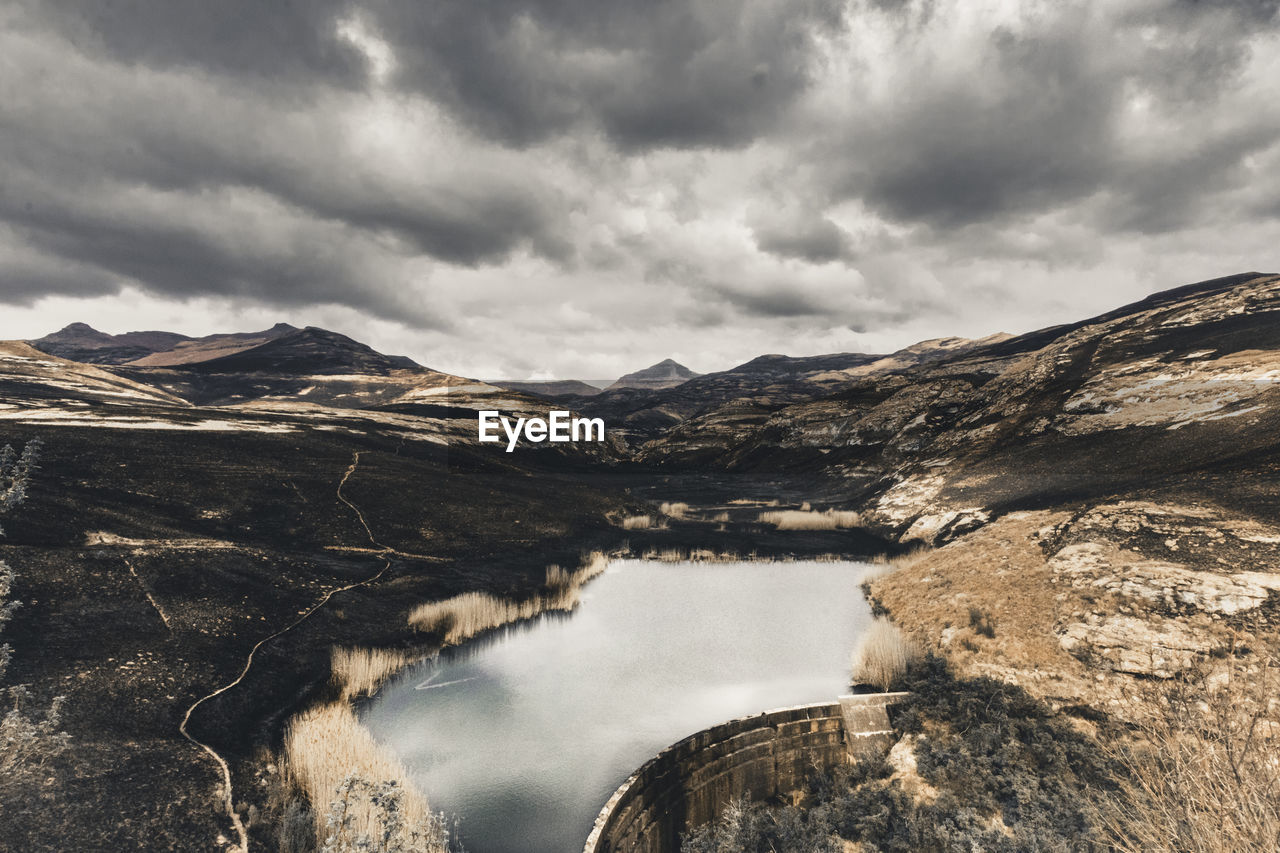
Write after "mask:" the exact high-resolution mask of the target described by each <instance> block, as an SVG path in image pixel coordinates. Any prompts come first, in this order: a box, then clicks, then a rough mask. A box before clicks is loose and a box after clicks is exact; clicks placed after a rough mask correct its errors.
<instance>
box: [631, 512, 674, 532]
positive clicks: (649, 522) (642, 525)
mask: <svg viewBox="0 0 1280 853" xmlns="http://www.w3.org/2000/svg"><path fill="white" fill-rule="evenodd" d="M666 526H667V520H666V519H665V518H663V519H658V520H656V521H655V520H654V518H653V516H651V515H628V516H626V517H625V518H623V519H622V529H623V530H663V529H665V528H666Z"/></svg>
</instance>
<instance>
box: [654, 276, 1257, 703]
mask: <svg viewBox="0 0 1280 853" xmlns="http://www.w3.org/2000/svg"><path fill="white" fill-rule="evenodd" d="M640 457H641V458H642V459H643V460H645V461H646V462H648V463H650V464H653V465H656V466H659V467H660V468H667V469H669V470H673V471H675V470H681V469H692V470H699V471H706V470H707V469H708V468H718V469H720V470H722V471H725V472H726V473H728V472H735V473H736V474H737V475H738V476H744V475H746V473H748V472H753V473H754V476H757V477H758V476H761V475H765V474H769V473H772V475H773V476H778V475H779V474H781V473H782V472H788V473H790V474H796V475H798V476H800V477H803V478H808V479H809V480H810V481H811V483H812V485H811V487H810V489H811V492H812V493H813V494H814V495H825V496H826V497H827V499H828V500H831V501H839V502H840V504H841V505H842V506H846V507H850V508H856V509H858V510H860V511H861V512H862V518H863V522H864V525H866V527H867V528H869V529H871V530H873V531H877V532H879V533H881V534H883V535H886V536H890V537H894V538H897V539H898V540H899V541H902V542H904V543H910V542H920V543H925V544H929V545H934V546H937V550H933V551H931V552H929V553H928V554H927V555H925V556H924V557H923V558H921V559H919V560H917V561H916V562H915V563H914V564H912V565H910V566H909V567H908V568H905V569H902V570H900V571H898V572H896V573H893V574H891V575H888V576H886V577H884V578H882V579H880V580H878V581H876V582H874V583H873V584H872V592H873V594H874V596H875V598H876V599H877V600H878V601H879V603H880V604H881V605H882V606H884V607H886V608H887V610H888V611H889V613H890V614H891V615H892V616H893V618H894V620H895V621H897V622H898V623H899V624H901V625H903V626H904V627H906V628H908V629H909V630H910V631H911V632H912V633H913V634H915V635H916V637H917V639H918V640H919V641H921V642H922V643H923V644H924V645H925V646H926V647H929V648H937V649H942V650H945V651H946V652H947V653H948V654H949V655H950V656H951V657H952V658H953V659H955V660H958V661H960V662H961V663H963V664H964V665H965V666H966V667H968V669H969V671H970V672H971V673H976V674H987V675H994V676H996V677H999V678H1002V679H1007V680H1014V681H1017V682H1019V683H1022V684H1023V685H1024V686H1027V687H1028V688H1029V689H1032V690H1033V692H1038V693H1039V694H1041V695H1043V696H1045V697H1046V698H1049V699H1052V700H1053V701H1054V702H1056V703H1059V704H1062V705H1072V704H1079V703H1084V704H1086V705H1089V706H1091V707H1094V708H1103V709H1109V710H1118V708H1117V707H1116V703H1118V702H1120V701H1121V698H1122V697H1123V696H1124V695H1125V694H1126V691H1129V690H1131V689H1132V688H1133V685H1134V684H1135V682H1134V681H1133V679H1134V678H1138V679H1150V678H1155V679H1169V678H1172V677H1174V676H1183V675H1188V674H1190V673H1192V672H1195V673H1198V674H1200V675H1203V673H1205V672H1209V673H1210V676H1206V677H1215V678H1226V677H1228V675H1229V674H1230V671H1231V667H1230V666H1228V665H1227V664H1225V663H1223V661H1224V660H1225V659H1227V658H1228V657H1232V658H1233V659H1235V660H1236V661H1237V664H1238V665H1239V666H1242V667H1244V669H1243V670H1242V671H1244V672H1247V671H1248V667H1249V666H1250V665H1251V664H1250V663H1249V660H1265V655H1261V656H1259V655H1260V653H1261V652H1262V651H1264V650H1266V649H1268V648H1271V647H1273V646H1274V645H1275V644H1276V641H1277V637H1280V277H1278V276H1274V275H1261V274H1257V273H1248V274H1243V275H1238V276H1232V277H1229V278H1224V279H1218V280H1214V281H1208V282H1202V283H1199V284H1195V285H1190V286H1187V287H1182V288H1178V289H1176V290H1170V291H1166V292H1164V293H1159V294H1156V295H1154V296H1152V297H1150V298H1148V299H1145V300H1143V301H1141V302H1138V303H1135V304H1133V305H1129V306H1125V307H1123V308H1120V309H1117V310H1115V311H1112V312H1109V313H1107V314H1105V315H1102V316H1100V317H1096V318H1092V319H1090V320H1086V321H1082V322H1079V323H1075V324H1072V325H1069V326H1063V327H1058V328H1052V329H1046V330H1043V331H1040V332H1036V333H1032V334H1029V335H1022V336H1020V337H1017V338H1010V339H1008V340H1003V341H997V342H993V343H990V344H987V345H984V346H980V347H976V348H973V349H969V350H966V351H962V352H959V353H956V354H954V355H951V356H949V357H945V358H939V359H935V360H933V361H931V362H928V363H925V364H920V365H916V366H912V367H907V368H905V369H901V370H891V371H887V372H885V373H882V374H879V375H875V376H872V377H869V378H867V379H864V380H862V381H859V382H857V383H855V384H853V385H851V386H850V387H848V388H846V389H845V390H842V391H840V392H838V393H836V394H833V395H830V396H827V397H824V398H822V399H818V400H812V401H807V402H801V403H798V404H795V405H791V406H787V407H783V408H780V409H777V410H776V411H774V412H772V413H770V414H769V415H768V416H767V417H763V418H761V417H758V416H757V417H755V418H743V417H740V416H738V415H737V414H736V413H735V412H734V411H732V410H731V408H730V407H728V406H726V407H722V408H720V409H717V410H713V411H711V412H708V413H706V414H703V415H701V416H698V417H695V418H693V419H690V420H689V421H687V422H685V423H683V424H681V425H679V426H678V427H676V428H675V429H673V430H671V431H670V432H669V433H668V434H667V435H665V436H663V437H661V438H659V439H656V440H654V441H651V442H650V443H648V444H647V445H646V446H645V447H644V448H643V450H642V451H641V453H640ZM1240 649H1253V653H1254V655H1255V657H1254V658H1249V657H1248V653H1245V657H1244V658H1243V660H1244V663H1239V661H1240V660H1241V659H1240V658H1238V656H1236V655H1235V652H1238V651H1239V650H1240ZM1219 670H1220V671H1219ZM1214 672H1217V675H1212V673H1214ZM1200 675H1197V677H1198V678H1199V677H1200Z"/></svg>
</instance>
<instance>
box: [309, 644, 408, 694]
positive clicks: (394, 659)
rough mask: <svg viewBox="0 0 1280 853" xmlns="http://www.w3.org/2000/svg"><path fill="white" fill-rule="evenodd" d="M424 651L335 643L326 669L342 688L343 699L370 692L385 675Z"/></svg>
mask: <svg viewBox="0 0 1280 853" xmlns="http://www.w3.org/2000/svg"><path fill="white" fill-rule="evenodd" d="M422 658H423V655H421V654H411V653H409V652H405V651H401V650H399V649H358V648H347V647H345V646H335V647H334V649H333V651H332V653H331V655H330V663H329V669H330V672H332V674H333V681H334V683H336V684H337V685H339V686H340V687H341V688H342V698H343V699H354V698H356V697H359V696H372V695H373V694H374V693H376V692H377V690H378V688H379V687H381V686H382V684H383V682H385V681H386V680H387V679H388V678H390V677H391V676H393V675H395V674H396V673H397V672H399V671H400V670H402V669H404V668H405V667H406V666H408V665H409V664H411V663H416V662H417V661H419V660H422Z"/></svg>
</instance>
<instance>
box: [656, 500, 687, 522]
mask: <svg viewBox="0 0 1280 853" xmlns="http://www.w3.org/2000/svg"><path fill="white" fill-rule="evenodd" d="M658 509H660V510H661V511H662V514H663V515H669V516H671V517H672V518H684V517H685V516H686V515H688V514H689V505H688V504H687V503H684V502H683V501H676V502H673V503H666V502H663V504H662V505H661V506H659V507H658Z"/></svg>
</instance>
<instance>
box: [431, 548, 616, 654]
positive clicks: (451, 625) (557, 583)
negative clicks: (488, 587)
mask: <svg viewBox="0 0 1280 853" xmlns="http://www.w3.org/2000/svg"><path fill="white" fill-rule="evenodd" d="M608 564H609V558H608V557H607V556H605V555H604V554H603V553H602V552H599V551H594V552H592V553H591V554H589V555H587V557H586V558H585V559H584V561H583V564H582V566H581V567H580V568H578V569H577V570H576V571H574V572H568V571H566V570H565V569H563V568H561V567H560V566H548V567H547V583H546V585H545V588H544V591H543V592H541V593H540V594H538V595H535V596H534V597H532V598H528V599H525V600H524V601H510V600H508V599H504V598H498V597H496V596H493V595H490V594H489V593H487V592H464V593H462V594H460V595H455V596H454V597H453V598H448V599H445V600H444V601H432V602H430V603H428V604H422V605H419V606H418V607H416V608H414V610H413V612H411V613H410V614H409V625H410V626H412V627H413V628H414V629H416V630H418V631H423V632H427V633H437V632H438V633H441V634H443V635H444V642H445V645H457V644H458V643H461V642H463V641H465V640H468V639H470V638H471V637H474V636H476V635H477V634H482V633H484V632H485V631H489V630H492V629H494V628H497V627H499V626H501V625H505V624H507V623H508V622H519V621H522V620H525V619H532V618H533V617H535V616H537V615H539V614H540V613H546V612H548V611H555V610H561V611H568V610H572V609H573V608H575V607H577V606H578V602H579V601H580V600H581V598H580V595H579V590H580V589H581V588H582V585H583V584H585V583H586V582H587V581H589V580H591V578H593V577H595V576H596V575H598V574H600V573H601V572H603V571H604V570H605V567H606V566H608Z"/></svg>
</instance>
